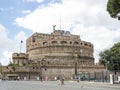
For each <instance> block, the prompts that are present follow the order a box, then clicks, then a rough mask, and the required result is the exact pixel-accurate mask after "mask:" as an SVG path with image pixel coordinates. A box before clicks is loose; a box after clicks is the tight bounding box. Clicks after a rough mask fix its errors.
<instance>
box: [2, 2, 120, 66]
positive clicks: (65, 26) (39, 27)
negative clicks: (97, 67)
mask: <svg viewBox="0 0 120 90" xmlns="http://www.w3.org/2000/svg"><path fill="white" fill-rule="evenodd" d="M107 2H108V0H0V63H2V65H7V64H9V63H10V61H12V53H14V52H18V53H19V52H20V42H21V40H22V41H23V43H22V46H21V52H26V39H27V38H28V37H29V36H31V35H32V34H33V33H35V32H39V33H48V34H49V33H51V32H52V31H53V29H52V25H56V29H60V28H61V30H65V31H70V32H71V33H72V34H77V35H80V38H81V40H83V41H88V42H91V43H93V45H94V57H95V62H98V61H99V53H100V52H101V51H104V50H105V49H109V48H110V47H112V46H113V45H114V43H117V42H119V41H120V21H118V20H117V19H114V18H111V17H110V15H109V13H108V12H107V11H106V5H107Z"/></svg>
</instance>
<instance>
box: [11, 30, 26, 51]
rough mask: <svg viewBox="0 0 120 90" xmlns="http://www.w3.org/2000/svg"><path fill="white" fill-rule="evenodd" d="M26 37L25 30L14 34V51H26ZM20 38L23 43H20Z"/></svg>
mask: <svg viewBox="0 0 120 90" xmlns="http://www.w3.org/2000/svg"><path fill="white" fill-rule="evenodd" d="M26 39H27V36H26V34H25V32H23V31H20V32H19V33H18V34H16V36H15V37H14V41H16V42H14V44H15V50H13V51H16V52H25V51H26ZM21 40H22V41H23V43H21Z"/></svg>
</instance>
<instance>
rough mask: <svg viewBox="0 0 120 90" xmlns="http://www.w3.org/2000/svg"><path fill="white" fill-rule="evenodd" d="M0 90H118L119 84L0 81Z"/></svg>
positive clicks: (119, 89) (119, 88)
mask: <svg viewBox="0 0 120 90" xmlns="http://www.w3.org/2000/svg"><path fill="white" fill-rule="evenodd" d="M0 90H120V84H113V85H112V84H108V83H96V82H83V81H82V82H79V83H78V82H76V81H65V85H60V84H59V82H58V81H43V82H41V81H0Z"/></svg>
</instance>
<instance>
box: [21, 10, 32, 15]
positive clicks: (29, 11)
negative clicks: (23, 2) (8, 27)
mask: <svg viewBox="0 0 120 90" xmlns="http://www.w3.org/2000/svg"><path fill="white" fill-rule="evenodd" d="M22 13H23V14H30V13H31V10H24V11H22Z"/></svg>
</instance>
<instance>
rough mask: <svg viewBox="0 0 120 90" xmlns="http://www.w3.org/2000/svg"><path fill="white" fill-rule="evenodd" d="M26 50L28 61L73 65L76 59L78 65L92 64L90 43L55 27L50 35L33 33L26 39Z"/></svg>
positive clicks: (91, 46)
mask: <svg viewBox="0 0 120 90" xmlns="http://www.w3.org/2000/svg"><path fill="white" fill-rule="evenodd" d="M26 49H27V50H26V51H27V54H28V55H29V56H28V59H29V60H34V61H35V60H37V61H42V60H45V61H47V62H48V63H49V62H61V63H65V62H66V63H69V62H70V63H73V62H74V61H75V58H74V57H76V58H77V61H78V62H79V63H80V64H94V57H93V51H94V50H93V44H92V43H90V42H86V41H82V40H81V39H80V36H79V35H74V34H71V33H70V32H69V31H63V30H55V27H53V32H52V33H51V34H45V33H34V34H33V35H32V36H31V37H29V38H28V39H27V43H26Z"/></svg>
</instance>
